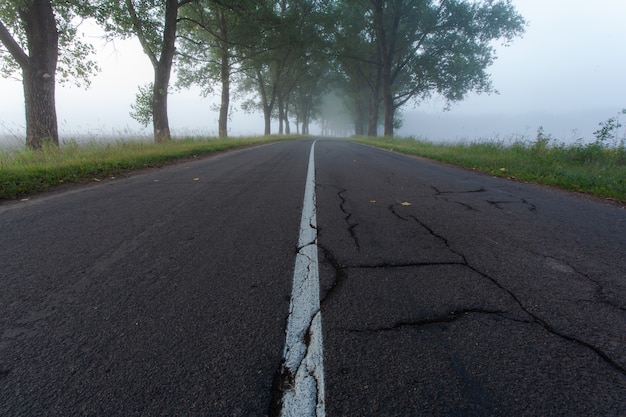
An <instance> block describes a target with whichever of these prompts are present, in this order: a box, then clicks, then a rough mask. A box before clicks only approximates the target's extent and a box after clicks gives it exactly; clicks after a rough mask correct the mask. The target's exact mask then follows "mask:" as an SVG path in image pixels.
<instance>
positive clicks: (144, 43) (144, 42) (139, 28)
mask: <svg viewBox="0 0 626 417" xmlns="http://www.w3.org/2000/svg"><path fill="white" fill-rule="evenodd" d="M126 7H127V8H128V13H129V14H130V18H131V21H132V22H133V27H134V28H135V32H136V33H137V38H138V39H139V43H141V47H142V48H143V51H144V52H145V53H146V55H148V58H150V62H151V63H152V66H153V67H154V68H156V67H157V66H158V65H159V61H158V59H157V57H156V53H155V52H154V51H153V50H152V49H151V48H150V44H149V43H148V38H146V33H145V32H144V30H143V25H142V24H141V20H139V17H138V16H137V11H136V10H135V5H134V4H133V2H132V0H126Z"/></svg>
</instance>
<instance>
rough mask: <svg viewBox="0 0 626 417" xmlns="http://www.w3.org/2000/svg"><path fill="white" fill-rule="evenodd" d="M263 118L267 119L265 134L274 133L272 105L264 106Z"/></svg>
mask: <svg viewBox="0 0 626 417" xmlns="http://www.w3.org/2000/svg"><path fill="white" fill-rule="evenodd" d="M263 120H264V121H265V130H264V132H263V134H264V135H265V136H269V135H271V134H272V108H271V107H270V106H263Z"/></svg>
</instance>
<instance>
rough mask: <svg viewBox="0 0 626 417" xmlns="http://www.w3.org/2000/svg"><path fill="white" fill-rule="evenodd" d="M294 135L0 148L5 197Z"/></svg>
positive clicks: (0, 183)
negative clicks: (157, 142)
mask: <svg viewBox="0 0 626 417" xmlns="http://www.w3.org/2000/svg"><path fill="white" fill-rule="evenodd" d="M293 138H294V137H293V136H292V137H287V136H286V137H252V138H228V139H216V138H193V137H190V138H183V139H175V140H172V141H171V142H169V143H166V144H160V145H156V144H154V143H152V142H147V141H123V140H118V141H116V142H88V143H84V144H79V143H78V142H76V141H66V142H64V143H63V145H62V146H61V147H54V146H51V147H45V148H44V149H43V150H41V151H33V150H29V149H26V148H19V149H2V148H0V199H15V198H17V197H19V196H21V195H25V194H31V193H36V192H41V191H45V190H47V189H49V188H50V187H53V186H55V185H59V184H65V183H83V182H90V181H98V180H101V179H103V178H107V177H113V176H117V175H120V174H123V173H126V172H129V171H132V170H136V169H144V168H153V167H160V166H163V165H166V164H168V163H172V162H175V161H177V160H180V159H185V158H195V157H200V156H203V155H207V154H210V153H213V152H218V151H222V150H226V149H231V148H236V147H242V146H247V145H253V144H260V143H269V142H272V141H277V140H285V139H293Z"/></svg>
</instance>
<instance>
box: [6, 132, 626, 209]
mask: <svg viewBox="0 0 626 417" xmlns="http://www.w3.org/2000/svg"><path fill="white" fill-rule="evenodd" d="M293 138H294V137H256V138H228V139H215V138H186V139H176V140H173V141H171V142H170V143H167V144H163V145H155V144H154V143H152V142H141V141H121V140H120V141H117V142H114V143H100V142H92V143H88V144H85V145H79V144H77V143H76V142H70V143H66V144H64V145H63V146H62V147H61V148H48V149H44V150H43V151H41V152H35V151H30V150H24V149H18V150H8V149H5V150H2V149H0V199H15V198H18V197H20V196H24V195H28V194H32V193H36V192H41V191H45V190H47V189H49V188H50V187H53V186H56V185H59V184H66V183H85V182H90V181H99V180H103V179H106V178H110V177H114V176H117V175H120V174H124V173H127V172H130V171H133V170H137V169H145V168H151V167H159V166H163V165H167V164H169V163H172V162H176V161H178V160H181V159H186V158H194V157H201V156H204V155H207V154H210V153H212V152H218V151H222V150H226V149H231V148H236V147H242V146H247V145H254V144H261V143H268V142H271V141H276V140H283V139H293ZM353 140H355V141H357V142H360V143H365V144H368V145H373V146H378V147H381V148H385V149H390V150H393V151H397V152H401V153H406V154H410V155H418V156H423V157H426V158H431V159H435V160H438V161H442V162H447V163H450V164H454V165H459V166H463V167H466V168H469V169H474V170H477V171H481V172H485V173H488V174H491V175H494V176H498V177H505V178H510V179H514V180H518V181H527V182H534V183H540V184H546V185H551V186H556V187H560V188H564V189H567V190H572V191H578V192H584V193H589V194H593V195H596V196H599V197H604V198H609V199H613V200H616V201H620V202H622V203H626V149H624V147H623V146H617V147H605V146H601V145H598V144H587V145H585V144H581V143H576V144H574V145H570V146H565V145H562V144H554V143H551V141H549V140H537V141H535V142H522V141H516V142H513V143H504V142H502V141H499V142H498V141H491V142H482V143H458V144H434V143H431V142H428V141H421V140H415V139H412V138H354V139H353Z"/></svg>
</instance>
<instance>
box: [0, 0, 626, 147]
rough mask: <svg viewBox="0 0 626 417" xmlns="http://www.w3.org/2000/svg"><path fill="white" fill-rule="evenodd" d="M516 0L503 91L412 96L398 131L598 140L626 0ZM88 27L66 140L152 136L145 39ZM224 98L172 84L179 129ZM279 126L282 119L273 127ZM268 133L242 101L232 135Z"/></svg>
mask: <svg viewBox="0 0 626 417" xmlns="http://www.w3.org/2000/svg"><path fill="white" fill-rule="evenodd" d="M512 3H513V4H514V5H515V6H516V7H517V9H518V11H519V12H520V13H521V14H522V15H523V16H524V17H525V18H526V20H527V21H528V23H529V26H528V27H527V31H526V34H525V35H524V37H523V38H518V39H515V40H514V41H513V43H512V44H511V45H510V46H508V47H503V46H500V45H498V46H497V55H498V59H497V60H496V62H495V63H494V65H493V66H492V67H491V68H490V69H489V73H490V74H491V75H492V81H493V85H494V87H495V88H496V89H497V90H498V91H499V94H491V95H480V96H479V95H475V94H470V95H469V96H468V97H467V98H466V100H464V101H463V102H461V103H456V104H453V105H452V106H451V107H450V109H449V111H444V109H445V107H446V103H445V102H443V101H442V100H441V99H438V98H437V97H434V98H432V99H431V100H428V101H426V102H422V103H417V104H414V105H409V106H407V107H404V108H403V109H401V112H402V113H403V114H404V117H403V119H404V124H403V127H402V128H401V129H399V130H398V134H400V135H406V136H409V135H411V136H416V137H422V138H426V139H431V140H434V141H444V140H453V141H457V140H475V139H494V138H496V139H507V138H510V137H516V136H525V137H534V135H535V134H536V131H537V129H538V128H539V127H540V126H542V127H543V128H544V130H545V131H546V132H547V133H549V134H551V135H553V136H554V137H555V138H557V139H558V140H560V141H566V142H568V141H573V140H576V139H579V138H583V139H586V140H591V139H592V132H593V131H595V130H596V129H597V127H598V123H600V122H602V121H604V120H606V119H608V118H609V117H612V116H615V115H616V114H617V112H618V111H619V110H621V109H622V108H625V107H626V80H625V77H624V70H625V69H626V54H624V45H625V44H626V25H624V22H623V20H624V16H626V2H623V1H620V0H596V1H594V2H589V1H587V0H574V1H572V0H550V1H545V0H513V1H512ZM86 31H87V32H88V34H89V36H90V40H91V41H92V42H93V43H94V45H95V46H96V48H97V50H98V56H97V59H98V62H99V65H100V67H101V68H102V72H101V73H100V74H98V75H97V76H96V77H95V78H93V80H92V85H91V87H90V88H89V89H88V90H84V89H80V88H76V87H71V86H59V87H58V89H57V114H58V118H59V128H60V135H61V139H62V140H63V139H68V138H76V137H84V136H91V137H98V138H100V137H112V138H114V139H116V138H126V137H129V136H139V135H149V134H150V131H148V130H146V129H142V127H141V126H140V125H139V124H138V123H137V122H136V121H134V120H133V119H132V118H131V117H130V116H129V111H130V104H131V103H133V102H134V96H135V93H136V91H137V86H138V85H143V84H145V83H148V82H150V81H151V79H152V68H151V66H150V63H149V61H148V59H147V57H146V56H145V55H144V54H143V53H142V51H141V48H140V46H139V42H138V41H137V40H136V39H129V40H126V41H116V42H115V43H113V44H111V43H105V42H104V41H103V40H102V39H101V38H100V37H99V35H98V33H97V31H96V30H95V29H93V28H89V27H88V26H87V27H86ZM0 96H1V100H0V136H4V137H7V136H8V137H9V138H10V140H13V141H21V140H22V138H23V137H24V109H23V102H24V101H23V94H22V86H21V83H20V82H19V80H12V79H0ZM217 99H218V98H217V93H216V94H215V96H209V97H207V98H202V97H200V95H199V89H192V90H186V91H175V92H173V94H172V95H171V96H170V99H169V100H170V101H169V105H168V107H169V115H170V125H171V128H172V132H173V134H174V135H187V134H203V135H215V134H216V133H217V119H218V114H217V112H216V111H215V110H213V109H212V105H213V104H214V102H215V101H216V100H217ZM622 117H624V118H625V119H626V116H622ZM624 121H625V122H626V120H624ZM624 124H625V125H626V123H624ZM276 129H277V128H276V126H273V132H275V131H276ZM623 129H625V128H623ZM262 132H263V118H262V115H261V114H260V113H256V114H245V113H244V112H243V111H242V110H241V109H239V106H238V104H237V103H236V102H235V103H234V104H233V106H232V109H231V121H230V131H229V134H230V135H234V136H238V135H255V134H261V133H262ZM320 132H321V130H320V128H319V126H315V125H313V126H311V133H313V134H317V133H320ZM621 135H622V134H621V133H620V136H621Z"/></svg>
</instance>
